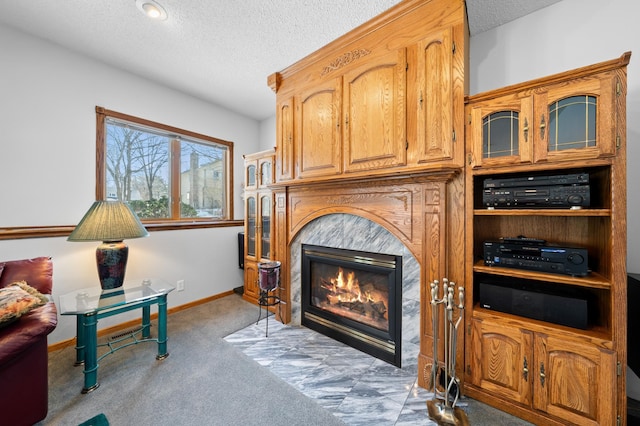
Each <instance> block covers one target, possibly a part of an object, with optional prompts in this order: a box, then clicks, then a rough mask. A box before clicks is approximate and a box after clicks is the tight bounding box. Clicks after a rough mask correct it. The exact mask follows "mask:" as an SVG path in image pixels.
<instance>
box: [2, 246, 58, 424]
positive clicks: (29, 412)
mask: <svg viewBox="0 0 640 426" xmlns="http://www.w3.org/2000/svg"><path fill="white" fill-rule="evenodd" d="M52 274H53V264H52V261H51V259H50V258H48V257H38V258H34V259H24V260H13V261H6V262H3V261H0V288H3V287H6V286H7V285H9V284H11V283H14V282H16V281H21V280H24V281H26V282H27V284H28V285H29V286H31V287H33V288H35V289H37V290H38V291H39V292H40V293H42V294H45V295H51V287H52V284H53V281H52ZM50 300H51V301H49V302H48V303H46V304H45V305H44V306H39V307H37V308H35V309H33V310H32V311H30V312H28V313H26V314H25V315H23V316H22V317H20V318H19V319H18V320H16V321H14V322H12V323H10V324H8V325H5V326H3V327H2V328H0V424H6V425H33V424H34V423H37V422H39V421H40V420H42V419H44V418H45V417H46V416H47V411H48V403H49V401H48V399H49V395H48V387H49V383H48V353H47V335H48V334H49V333H51V332H52V331H53V330H54V329H55V328H56V325H57V323H58V315H57V311H56V305H55V304H54V302H53V299H50Z"/></svg>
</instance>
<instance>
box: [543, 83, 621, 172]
mask: <svg viewBox="0 0 640 426" xmlns="http://www.w3.org/2000/svg"><path fill="white" fill-rule="evenodd" d="M615 96H617V95H616V82H615V79H614V78H613V76H612V75H609V74H605V75H601V76H598V77H586V78H583V79H579V80H577V81H572V82H569V83H566V84H558V85H552V86H549V87H548V88H547V90H545V91H541V92H539V93H538V94H536V95H535V110H536V112H535V116H534V118H535V121H536V123H535V124H534V128H535V130H533V135H534V137H535V138H536V152H535V161H536V162H538V161H576V160H579V159H587V158H598V157H610V156H613V155H616V151H617V149H616V146H617V138H618V135H617V134H616V131H615V129H616V125H615V124H616V119H617V117H616V115H615V114H614V113H613V112H612V111H611V105H615V102H616V99H615Z"/></svg>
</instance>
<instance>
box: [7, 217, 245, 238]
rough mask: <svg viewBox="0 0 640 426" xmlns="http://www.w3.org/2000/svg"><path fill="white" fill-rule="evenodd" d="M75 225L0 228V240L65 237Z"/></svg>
mask: <svg viewBox="0 0 640 426" xmlns="http://www.w3.org/2000/svg"><path fill="white" fill-rule="evenodd" d="M143 225H144V227H145V228H147V231H150V232H154V231H174V230H180V229H202V228H227V227H233V226H243V225H244V221H243V220H225V221H214V222H212V221H202V222H177V221H173V222H169V223H143ZM74 229H75V225H61V226H14V227H5V228H0V240H20V239H25V238H50V237H67V236H69V234H71V231H73V230H74Z"/></svg>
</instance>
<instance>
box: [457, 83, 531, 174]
mask: <svg viewBox="0 0 640 426" xmlns="http://www.w3.org/2000/svg"><path fill="white" fill-rule="evenodd" d="M532 110H533V99H532V98H531V96H523V97H520V96H517V95H506V96H503V97H501V98H497V99H491V100H490V101H487V102H481V103H478V104H475V105H473V106H472V107H471V108H470V111H469V115H470V119H471V127H470V129H469V133H470V135H469V136H470V139H471V144H470V147H469V148H468V149H470V152H469V153H468V154H467V157H468V161H467V162H468V164H469V165H471V166H473V167H481V166H484V167H490V166H501V165H507V164H518V163H530V162H532V161H533V135H532V134H531V116H532Z"/></svg>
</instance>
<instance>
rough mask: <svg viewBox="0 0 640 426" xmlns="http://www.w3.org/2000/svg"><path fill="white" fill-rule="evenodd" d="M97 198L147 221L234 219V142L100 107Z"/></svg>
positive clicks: (98, 118) (98, 108) (98, 109)
mask: <svg viewBox="0 0 640 426" xmlns="http://www.w3.org/2000/svg"><path fill="white" fill-rule="evenodd" d="M96 113H97V135H98V137H97V158H98V161H97V182H98V185H97V188H96V197H97V199H118V200H121V201H126V202H128V203H129V205H131V207H132V208H133V210H134V211H135V212H136V214H138V216H139V217H140V219H141V220H143V221H145V220H146V221H167V220H178V221H185V220H189V221H202V220H221V219H222V220H228V219H231V218H232V217H233V214H232V211H231V199H232V193H231V188H233V185H232V183H231V182H232V177H231V175H232V173H231V169H230V164H232V151H233V143H231V142H227V141H222V140H219V139H215V138H212V137H208V136H204V135H198V134H195V133H192V132H188V131H185V130H181V129H176V128H172V127H169V126H166V125H162V124H159V123H153V122H150V121H148V120H143V119H139V118H136V117H132V116H127V115H124V114H120V113H116V112H113V111H108V110H105V109H103V108H100V107H97V108H96Z"/></svg>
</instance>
